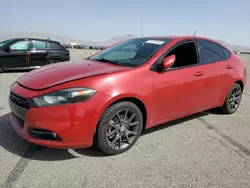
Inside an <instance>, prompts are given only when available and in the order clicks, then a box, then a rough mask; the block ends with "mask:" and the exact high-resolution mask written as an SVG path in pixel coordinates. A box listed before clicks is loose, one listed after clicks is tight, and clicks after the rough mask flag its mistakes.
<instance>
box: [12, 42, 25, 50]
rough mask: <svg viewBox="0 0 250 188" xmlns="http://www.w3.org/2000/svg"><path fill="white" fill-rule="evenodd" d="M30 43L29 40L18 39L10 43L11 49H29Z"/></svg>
mask: <svg viewBox="0 0 250 188" xmlns="http://www.w3.org/2000/svg"><path fill="white" fill-rule="evenodd" d="M29 44H30V42H29V41H18V42H16V43H14V44H12V45H10V50H28V48H29Z"/></svg>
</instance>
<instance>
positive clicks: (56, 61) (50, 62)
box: [49, 59, 62, 64]
mask: <svg viewBox="0 0 250 188" xmlns="http://www.w3.org/2000/svg"><path fill="white" fill-rule="evenodd" d="M59 62H62V60H61V59H51V60H49V64H54V63H59Z"/></svg>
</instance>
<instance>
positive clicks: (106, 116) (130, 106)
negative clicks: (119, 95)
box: [95, 101, 143, 155]
mask: <svg viewBox="0 0 250 188" xmlns="http://www.w3.org/2000/svg"><path fill="white" fill-rule="evenodd" d="M117 114H119V115H117ZM130 118H132V119H131V120H130ZM126 122H127V123H126ZM119 125H120V126H119ZM142 127H143V116H142V113H141V111H140V109H139V108H138V106H136V105H135V104H134V103H131V102H127V101H124V102H118V103H115V104H113V105H112V106H110V107H109V108H107V109H106V110H105V112H104V113H103V115H102V116H101V118H100V120H99V123H98V125H97V130H96V140H95V142H96V145H97V147H98V148H100V149H101V150H102V151H103V152H104V153H106V154H108V155H117V154H120V153H123V152H125V151H127V150H129V149H130V148H131V147H132V146H133V145H134V144H135V143H136V141H137V140H138V138H139V137H140V135H141V132H142ZM112 133H113V134H112ZM129 135H130V136H131V135H132V136H131V137H130V136H129ZM118 137H119V138H118ZM112 139H113V140H112ZM117 139H118V140H117ZM115 140H116V141H115ZM112 142H114V144H112ZM118 145H119V146H118Z"/></svg>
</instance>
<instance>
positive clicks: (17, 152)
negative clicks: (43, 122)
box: [0, 50, 250, 188]
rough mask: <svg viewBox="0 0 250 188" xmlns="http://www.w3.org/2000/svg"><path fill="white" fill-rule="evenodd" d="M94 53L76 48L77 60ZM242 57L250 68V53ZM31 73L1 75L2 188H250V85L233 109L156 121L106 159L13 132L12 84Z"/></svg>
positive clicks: (93, 153) (95, 154) (87, 151)
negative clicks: (29, 139) (128, 145)
mask: <svg viewBox="0 0 250 188" xmlns="http://www.w3.org/2000/svg"><path fill="white" fill-rule="evenodd" d="M83 51H84V52H83ZM86 51H87V50H86ZM88 53H90V51H87V52H85V50H75V51H73V52H72V54H73V58H74V59H82V58H84V57H85V56H86V55H87V54H88ZM91 53H92V52H91ZM243 58H246V59H247V61H248V63H249V65H248V66H249V67H250V56H247V55H243ZM25 73H26V72H8V73H3V74H0V186H1V187H3V188H8V187H16V188H24V187H25V188H38V187H39V188H40V187H41V188H45V187H46V188H50V187H53V188H56V187H60V188H64V187H65V188H66V187H67V188H68V187H74V188H78V187H79V188H80V187H81V188H83V187H91V188H95V187H107V188H112V187H115V188H117V187H119V188H123V187H126V188H130V187H131V188H140V187H147V188H150V187H152V188H160V187H178V188H179V187H180V188H186V187H192V188H194V187H195V188H196V187H197V188H201V187H226V188H231V187H232V188H235V187H237V188H241V187H244V188H249V187H250V116H249V110H250V86H249V84H248V85H247V87H246V89H245V91H244V94H243V98H242V103H241V106H240V108H239V110H238V111H237V112H236V113H235V114H233V115H223V114H220V113H219V112H217V111H215V110H211V111H208V112H203V113H199V114H195V115H193V116H189V117H186V118H183V119H180V120H177V121H174V122H171V123H167V124H164V125H160V126H157V127H155V128H152V129H149V130H147V131H146V132H145V133H144V134H143V135H142V136H141V137H140V139H139V140H138V142H137V143H136V145H135V146H134V147H133V148H131V149H130V150H129V151H127V152H125V153H123V154H121V155H117V156H111V157H110V156H109V157H107V156H105V155H103V154H102V153H101V152H99V151H98V150H97V149H96V148H88V149H77V150H71V149H70V150H60V149H48V148H44V147H39V146H36V145H33V144H30V143H28V142H26V141H24V140H23V139H22V138H20V137H19V136H18V135H17V134H16V133H15V131H14V130H13V128H12V127H11V125H10V122H9V117H8V116H9V112H10V110H9V107H8V101H7V99H8V94H9V87H10V85H11V84H12V83H13V82H14V81H15V80H16V79H17V78H18V77H19V76H21V75H23V74H25ZM249 74H250V73H249ZM249 74H248V78H249V77H250V75H249ZM248 80H249V79H248ZM248 82H249V81H248Z"/></svg>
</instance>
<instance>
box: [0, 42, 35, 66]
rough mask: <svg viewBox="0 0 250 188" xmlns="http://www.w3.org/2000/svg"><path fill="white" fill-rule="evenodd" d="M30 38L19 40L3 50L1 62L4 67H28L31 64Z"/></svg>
mask: <svg viewBox="0 0 250 188" xmlns="http://www.w3.org/2000/svg"><path fill="white" fill-rule="evenodd" d="M29 51H30V40H28V39H26V40H19V41H16V42H14V43H12V44H10V46H8V50H3V52H2V54H1V62H2V66H3V68H4V69H19V68H27V67H29V66H30V64H29Z"/></svg>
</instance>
